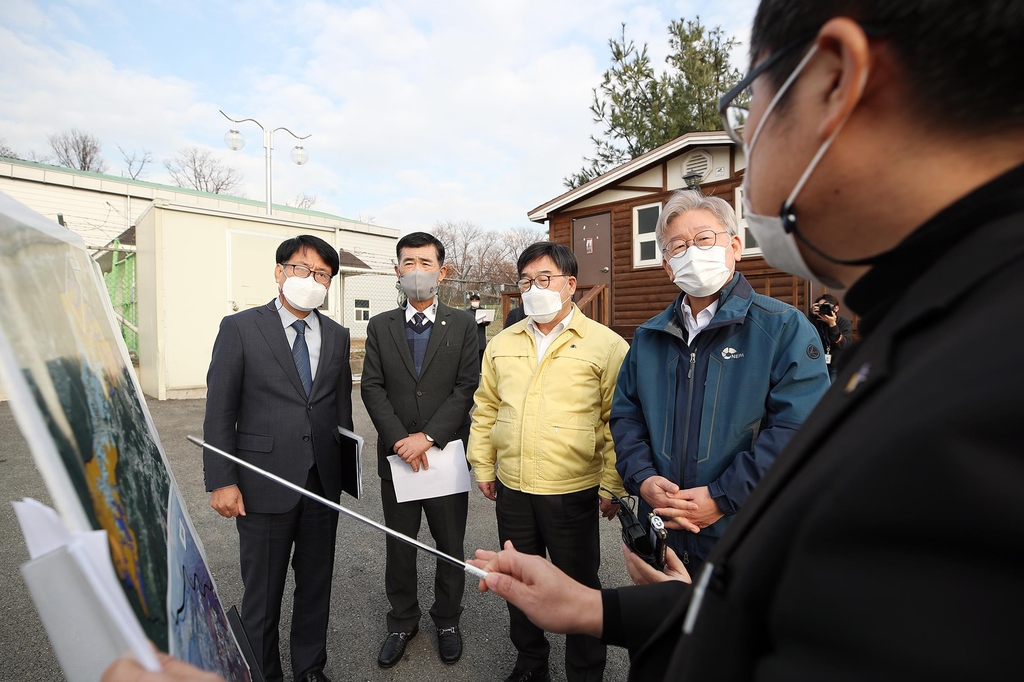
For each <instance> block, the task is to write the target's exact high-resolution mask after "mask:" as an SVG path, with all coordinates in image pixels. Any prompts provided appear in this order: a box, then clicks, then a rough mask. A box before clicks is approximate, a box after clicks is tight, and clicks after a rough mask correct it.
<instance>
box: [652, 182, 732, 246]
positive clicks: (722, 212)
mask: <svg viewBox="0 0 1024 682" xmlns="http://www.w3.org/2000/svg"><path fill="white" fill-rule="evenodd" d="M689 211H707V212H708V213H710V214H711V215H713V216H715V220H717V221H718V223H719V225H721V226H722V227H724V228H725V231H726V232H728V233H729V235H730V236H732V237H735V236H737V235H738V234H739V227H738V225H737V223H736V211H735V210H733V207H732V206H731V205H730V204H729V202H727V201H724V200H722V199H719V198H718V197H706V196H704V195H703V194H701V193H700V191H699V190H691V189H684V190H680V191H678V192H676V193H675V194H673V195H672V196H671V197H669V200H668V201H667V202H666V203H665V206H664V207H663V208H662V209H661V215H659V216H658V225H657V227H655V228H654V238H655V240H656V241H657V242H658V250H659V251H662V250H663V248H664V246H665V233H666V232H667V231H668V224H669V223H670V222H671V221H672V219H673V218H677V217H678V216H681V215H682V214H684V213H687V212H689Z"/></svg>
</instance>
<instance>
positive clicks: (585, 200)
mask: <svg viewBox="0 0 1024 682" xmlns="http://www.w3.org/2000/svg"><path fill="white" fill-rule="evenodd" d="M745 168H746V158H745V156H744V154H743V149H742V148H741V147H739V146H737V145H736V144H735V143H733V142H732V140H730V139H729V137H728V136H726V134H725V133H722V132H700V133H688V134H686V135H683V136H682V137H679V138H677V139H675V140H673V141H672V142H669V143H667V144H664V145H662V146H661V147H658V148H657V149H653V150H651V151H650V152H648V153H646V154H644V155H643V156H639V157H637V158H635V159H633V160H632V161H629V162H628V163H625V164H623V165H621V166H619V167H618V168H615V169H614V170H611V171H609V172H607V173H605V174H604V175H601V176H599V177H597V178H594V179H593V180H591V181H590V182H588V183H587V184H585V185H582V186H580V187H577V188H576V189H573V190H570V191H568V192H566V193H565V194H562V195H561V196H559V197H556V198H554V199H552V200H550V201H548V202H547V203H544V204H541V205H540V206H538V207H537V208H535V209H533V210H532V211H530V212H529V213H528V214H527V215H528V216H529V218H530V220H532V221H534V222H536V223H541V224H546V225H547V228H548V235H549V239H551V241H553V242H557V243H559V244H565V245H566V246H569V247H571V248H572V249H573V251H574V252H575V254H576V258H577V260H578V261H579V268H580V272H579V278H578V285H577V302H578V303H579V305H580V307H581V308H583V309H584V312H586V313H587V315H588V316H589V317H591V318H593V319H596V320H598V321H600V322H602V323H603V324H606V325H608V326H609V327H611V328H612V329H614V330H615V331H616V332H618V333H619V334H620V335H622V336H623V337H624V338H626V339H627V340H631V339H632V338H633V331H634V330H635V329H636V328H637V327H638V326H639V325H641V324H643V323H644V322H645V321H647V320H648V319H650V318H651V317H653V316H655V315H656V314H658V313H659V312H661V311H662V310H664V309H665V308H666V307H667V306H668V305H669V304H670V303H671V302H672V301H673V300H674V299H675V298H676V296H678V295H679V289H678V288H677V287H676V286H675V285H674V284H673V283H672V281H671V280H670V279H669V277H668V275H666V273H665V271H664V270H663V269H662V265H661V253H660V252H659V250H658V247H657V245H656V244H655V240H654V228H655V225H656V224H657V221H658V215H659V214H660V212H661V207H662V206H663V205H664V204H665V202H666V201H667V200H668V198H669V196H671V194H672V193H673V192H675V191H676V190H680V189H686V188H688V187H689V188H695V187H698V186H699V188H700V190H701V191H702V192H703V193H704V194H705V195H708V196H717V197H721V198H722V199H724V200H725V201H728V202H729V203H730V204H732V205H733V206H734V207H735V209H736V214H737V217H738V218H739V219H740V221H739V222H740V239H741V240H742V241H743V256H742V259H741V261H740V262H739V263H738V264H737V269H738V270H739V271H740V272H742V273H743V275H744V276H745V277H746V278H747V279H748V280H750V283H751V285H752V286H753V287H754V290H755V291H757V292H758V293H761V294H765V295H767V296H772V297H773V298H777V299H780V300H782V301H785V302H786V303H790V304H792V305H794V306H796V307H797V308H799V309H800V310H802V311H804V312H805V313H806V312H807V311H808V308H809V307H810V305H811V303H813V301H814V298H813V297H816V296H819V295H820V294H821V293H822V292H823V290H822V289H821V288H820V287H818V286H814V288H813V289H812V286H811V283H810V282H807V281H806V280H803V279H800V278H798V277H794V276H793V275H790V274H788V273H786V272H782V271H781V270H777V269H775V268H772V267H771V266H770V265H768V263H767V261H765V259H764V257H763V256H762V255H761V250H760V249H759V248H758V246H757V242H756V241H755V240H754V238H753V237H752V236H751V235H750V234H749V233H748V230H747V228H746V221H744V220H743V211H742V208H741V204H740V195H741V189H740V184H741V183H742V180H743V170H744V169H745ZM509 303H510V302H509V301H506V310H505V312H506V313H507V312H508V311H507V306H508V305H509Z"/></svg>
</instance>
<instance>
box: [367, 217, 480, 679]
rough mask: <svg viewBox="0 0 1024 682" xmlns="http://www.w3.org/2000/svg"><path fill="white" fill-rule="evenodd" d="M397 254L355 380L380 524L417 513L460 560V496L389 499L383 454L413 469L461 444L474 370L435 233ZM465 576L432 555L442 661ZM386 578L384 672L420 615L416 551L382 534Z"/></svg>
mask: <svg viewBox="0 0 1024 682" xmlns="http://www.w3.org/2000/svg"><path fill="white" fill-rule="evenodd" d="M397 251H398V265H397V266H396V267H395V274H396V275H398V282H399V285H400V287H401V289H402V291H403V292H404V293H405V295H406V298H407V299H408V301H407V303H406V305H405V306H402V307H399V308H396V309H395V310H392V311H390V312H386V313H381V314H380V315H376V316H375V317H373V318H372V319H371V320H370V323H369V325H368V326H367V330H366V359H365V361H364V363H363V375H362V380H361V393H362V396H363V403H364V404H365V405H366V411H367V413H369V415H370V419H371V420H372V421H373V424H374V426H375V427H376V429H377V436H378V438H377V473H378V475H379V476H380V478H381V500H382V503H383V506H384V520H385V522H386V523H387V526H388V527H389V528H393V529H395V530H397V531H399V532H401V533H404V534H405V535H408V536H411V537H416V535H417V533H419V529H420V519H421V517H422V515H423V514H425V515H426V517H427V525H428V526H429V527H430V534H431V535H432V536H433V538H434V541H435V543H436V545H437V548H438V549H440V550H441V551H442V552H445V553H447V554H449V555H451V556H454V557H456V558H458V559H462V558H463V556H464V552H465V549H464V547H463V540H464V538H465V535H466V516H467V513H468V509H469V493H468V492H465V493H456V494H454V495H446V496H443V497H435V498H430V499H425V500H413V501H408V502H398V501H397V499H396V496H395V486H394V483H393V482H392V475H391V466H390V464H389V463H388V460H387V457H388V456H389V455H394V454H397V455H398V456H399V457H401V458H402V459H403V460H404V461H406V462H408V463H409V465H410V466H411V467H412V468H413V470H414V471H416V472H419V471H420V469H421V468H424V469H426V468H429V466H430V462H429V460H428V457H427V450H429V449H430V448H431V447H432V446H434V445H436V446H437V447H439V448H444V447H445V446H447V445H448V443H449V442H450V441H452V440H455V439H460V440H461V441H462V443H463V446H465V445H466V442H467V440H468V439H469V426H470V417H469V410H470V408H471V407H472V405H473V392H474V391H475V390H476V386H477V382H478V380H479V376H480V356H479V352H478V350H477V349H478V345H477V332H476V328H477V325H476V322H475V320H473V319H471V318H470V317H469V316H468V315H466V314H465V313H464V312H463V311H461V310H456V309H453V308H450V307H448V306H446V305H445V304H443V303H441V302H440V301H438V300H437V290H438V286H439V284H440V282H441V280H443V279H444V276H445V274H446V272H447V269H446V268H445V267H444V246H443V245H442V244H441V242H440V241H438V240H437V238H436V237H434V236H433V235H430V234H427V233H425V232H413V233H412V234H408V235H406V236H405V237H403V238H402V239H401V240H399V242H398V249H397ZM466 466H467V467H468V464H467V465H466ZM465 581H466V579H465V573H464V572H463V571H462V570H461V569H459V568H458V567H456V566H453V565H451V564H449V563H447V562H444V561H441V560H440V559H439V560H438V561H437V568H436V572H435V574H434V604H433V606H432V607H431V609H430V616H431V618H432V619H433V621H434V625H435V626H436V627H437V638H438V651H439V653H440V657H441V660H442V661H444V662H445V663H455V662H456V661H457V660H459V657H460V656H461V655H462V635H461V632H460V631H459V617H460V616H461V615H462V594H463V591H464V589H465ZM385 584H386V588H387V594H388V600H389V601H390V602H391V611H390V612H389V613H388V615H387V626H388V635H387V638H386V639H385V640H384V644H383V646H382V647H381V650H380V655H379V656H378V660H377V662H378V663H379V664H380V666H381V667H382V668H390V667H391V666H393V665H395V664H396V663H398V661H400V660H401V659H402V654H403V653H404V652H405V645H406V644H407V643H408V641H409V640H410V639H412V638H413V637H414V636H415V635H416V633H417V632H418V631H419V620H420V615H421V612H420V607H419V601H418V599H417V597H416V549H415V548H414V547H411V546H410V545H408V544H405V543H403V542H400V541H397V540H395V539H394V538H391V537H390V536H389V537H388V538H387V563H386V567H385Z"/></svg>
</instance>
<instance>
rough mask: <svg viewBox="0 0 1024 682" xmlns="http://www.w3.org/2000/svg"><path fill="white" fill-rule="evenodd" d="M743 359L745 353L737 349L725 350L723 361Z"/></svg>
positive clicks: (723, 350) (723, 351)
mask: <svg viewBox="0 0 1024 682" xmlns="http://www.w3.org/2000/svg"><path fill="white" fill-rule="evenodd" d="M742 357H743V353H741V352H739V351H738V350H736V349H735V348H723V349H722V359H723V360H737V359H739V358H742Z"/></svg>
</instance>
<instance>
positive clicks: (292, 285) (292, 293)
mask: <svg viewBox="0 0 1024 682" xmlns="http://www.w3.org/2000/svg"><path fill="white" fill-rule="evenodd" d="M281 293H283V294H284V298H285V300H286V301H288V303H289V304H290V305H291V306H292V307H293V308H295V309H296V310H313V309H314V308H319V307H320V306H322V305H323V303H324V298H325V297H326V296H327V287H325V286H324V285H323V284H320V282H317V281H316V280H315V279H314V278H313V276H312V275H310V276H309V277H289V278H288V279H286V280H285V281H284V286H282V287H281Z"/></svg>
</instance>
